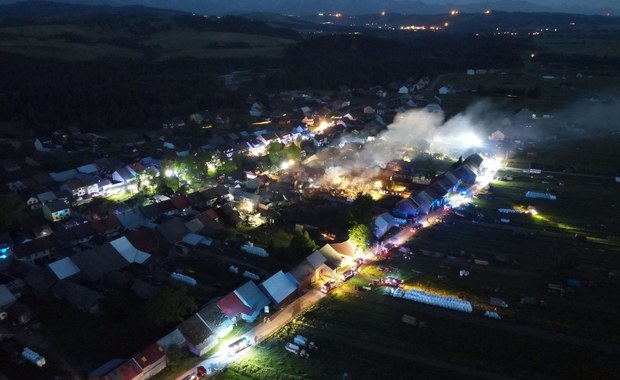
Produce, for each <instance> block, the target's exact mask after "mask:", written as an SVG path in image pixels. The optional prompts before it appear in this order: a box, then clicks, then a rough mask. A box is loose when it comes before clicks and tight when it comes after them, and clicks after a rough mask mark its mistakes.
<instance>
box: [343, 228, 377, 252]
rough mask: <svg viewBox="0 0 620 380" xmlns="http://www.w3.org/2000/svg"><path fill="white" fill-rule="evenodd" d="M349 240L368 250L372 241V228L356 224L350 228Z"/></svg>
mask: <svg viewBox="0 0 620 380" xmlns="http://www.w3.org/2000/svg"><path fill="white" fill-rule="evenodd" d="M349 240H351V242H352V243H353V244H355V245H357V246H358V247H359V248H362V249H367V248H368V247H369V246H370V241H371V240H372V233H371V232H370V228H368V226H367V225H365V224H361V223H360V224H355V225H353V226H352V227H351V228H349Z"/></svg>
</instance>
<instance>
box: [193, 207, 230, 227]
mask: <svg viewBox="0 0 620 380" xmlns="http://www.w3.org/2000/svg"><path fill="white" fill-rule="evenodd" d="M196 219H198V220H200V223H202V225H203V226H205V227H207V228H210V229H212V230H214V231H217V230H220V229H222V228H224V226H222V224H220V222H219V220H218V219H219V215H217V213H216V212H215V210H213V209H212V208H210V209H208V210H207V211H205V212H202V213H200V214H198V215H196Z"/></svg>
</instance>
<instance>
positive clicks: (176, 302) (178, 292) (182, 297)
mask: <svg viewBox="0 0 620 380" xmlns="http://www.w3.org/2000/svg"><path fill="white" fill-rule="evenodd" d="M196 308H197V306H196V300H194V297H192V296H190V295H189V294H187V288H186V287H185V286H184V285H181V284H169V285H165V286H164V287H162V288H161V289H160V290H159V292H158V293H157V294H156V295H155V297H153V298H151V299H150V300H149V301H148V302H147V304H146V315H147V317H148V318H149V320H150V321H151V323H153V324H154V325H156V326H164V325H167V324H169V323H175V322H181V321H183V320H184V319H185V317H186V316H187V315H188V314H189V313H191V312H193V311H194V310H196Z"/></svg>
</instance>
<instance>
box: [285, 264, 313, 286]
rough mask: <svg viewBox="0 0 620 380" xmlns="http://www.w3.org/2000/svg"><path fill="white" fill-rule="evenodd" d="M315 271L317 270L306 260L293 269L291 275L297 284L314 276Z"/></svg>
mask: <svg viewBox="0 0 620 380" xmlns="http://www.w3.org/2000/svg"><path fill="white" fill-rule="evenodd" d="M314 270H315V269H314V268H313V267H312V265H311V264H310V263H309V262H308V261H307V260H304V261H302V262H301V263H299V264H297V265H296V266H295V267H294V268H293V269H291V271H290V272H289V273H290V274H291V276H293V278H294V279H295V280H296V281H297V282H300V281H303V280H304V279H305V278H306V277H308V276H310V275H311V274H313V273H314Z"/></svg>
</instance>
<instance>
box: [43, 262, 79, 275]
mask: <svg viewBox="0 0 620 380" xmlns="http://www.w3.org/2000/svg"><path fill="white" fill-rule="evenodd" d="M48 266H49V268H50V269H51V270H52V272H54V274H55V275H56V277H58V279H59V280H64V279H65V278H67V277H71V276H73V275H74V274H76V273H79V272H80V268H78V267H77V265H75V263H74V262H73V261H71V258H69V257H65V258H62V259H60V260H57V261H54V262H53V263H50V264H48Z"/></svg>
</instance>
